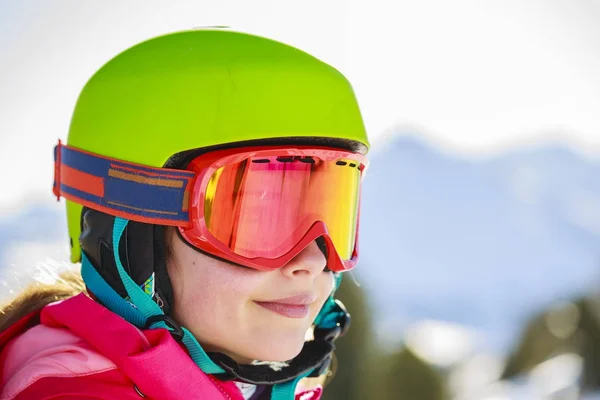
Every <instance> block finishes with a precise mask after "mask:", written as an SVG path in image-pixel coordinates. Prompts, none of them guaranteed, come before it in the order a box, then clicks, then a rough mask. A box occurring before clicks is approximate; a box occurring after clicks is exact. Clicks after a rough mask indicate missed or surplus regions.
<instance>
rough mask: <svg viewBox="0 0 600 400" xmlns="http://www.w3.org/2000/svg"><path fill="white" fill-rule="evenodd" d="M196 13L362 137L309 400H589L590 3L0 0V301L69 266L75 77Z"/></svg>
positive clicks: (594, 199)
mask: <svg viewBox="0 0 600 400" xmlns="http://www.w3.org/2000/svg"><path fill="white" fill-rule="evenodd" d="M201 26H229V27H231V28H232V29H235V30H240V31H245V32H250V33H255V34H260V35H264V36H267V37H271V38H274V39H277V40H280V41H283V42H287V43H289V44H292V45H295V46H297V47H299V48H302V49H304V50H306V51H308V52H310V53H312V54H314V55H316V56H317V57H319V58H321V59H323V60H324V61H326V62H328V63H330V64H332V65H334V66H335V67H336V68H338V69H339V70H340V71H342V72H343V73H344V74H345V75H346V76H348V78H349V79H350V80H351V82H352V83H353V86H354V88H355V91H356V93H357V96H358V99H359V103H360V105H361V108H362V111H363V116H364V119H365V123H366V125H367V129H368V131H369V133H370V136H371V138H372V142H373V146H372V151H371V167H370V169H369V171H368V173H367V177H366V180H365V186H364V194H363V209H362V215H361V264H360V265H359V268H358V269H357V270H356V272H354V273H353V274H352V275H351V276H347V277H346V279H345V282H344V284H343V286H342V288H341V292H340V297H341V298H342V299H343V301H344V302H345V303H346V304H347V306H348V308H349V310H350V311H351V313H352V316H353V325H352V329H351V330H350V333H349V334H348V335H347V336H345V337H343V338H341V339H340V340H339V351H338V353H337V361H336V363H335V366H336V368H335V369H336V371H335V374H334V377H333V379H332V380H331V382H330V384H329V389H328V390H327V391H326V395H325V398H326V399H357V400H358V399H426V400H427V399H432V400H435V399H460V400H470V399H486V400H513V399H515V400H516V399H534V400H535V399H554V400H556V399H561V400H562V399H564V400H570V399H586V400H592V399H600V74H599V73H598V71H600V50H599V49H600V2H599V1H596V0H564V1H562V0H528V1H522V0H505V1H502V2H494V1H476V0H454V1H444V0H424V1H419V2H416V1H404V0H402V1H400V0H399V1H393V2H392V1H383V0H370V1H368V2H367V1H350V2H348V1H342V0H333V1H327V2H325V1H318V0H305V1H302V2H300V1H265V0H260V1H252V2H248V1H243V0H229V1H220V2H217V1H212V2H209V1H204V0H201V1H185V2H184V1H171V2H164V1H154V0H153V1H128V2H123V1H117V0H104V1H102V2H99V1H96V2H92V1H84V0H71V1H67V0H52V1H42V0H39V1H31V0H19V1H9V0H0V135H1V137H0V169H1V170H2V174H1V181H0V184H1V187H2V191H1V193H0V261H1V262H0V301H4V300H6V299H8V298H10V296H12V295H13V294H14V293H15V292H17V291H19V290H20V289H22V288H23V287H24V286H26V285H27V284H28V283H29V282H31V281H32V280H34V279H37V280H41V281H49V280H52V279H53V276H54V274H55V271H57V270H61V269H63V268H71V266H70V265H69V264H68V263H67V259H68V253H67V252H68V241H67V234H66V226H65V225H66V223H65V217H64V214H63V213H64V204H63V202H62V201H61V202H56V201H55V200H54V199H53V197H52V195H51V185H52V173H53V170H52V149H53V146H54V145H55V144H56V142H57V139H59V138H60V139H63V140H65V139H66V133H67V131H68V126H69V123H70V117H71V113H72V111H73V107H74V105H75V102H76V100H77V96H78V93H79V91H80V90H81V88H82V87H83V85H84V84H85V82H86V81H87V79H88V78H89V77H90V76H91V75H92V74H93V73H94V72H95V71H96V70H97V69H98V68H99V67H100V66H101V65H102V64H103V63H105V62H106V61H108V60H109V59H110V58H112V57H113V56H114V55H116V54H117V53H119V52H120V51H122V50H124V49H126V48H128V47H130V46H131V45H133V44H135V43H138V42H140V41H142V40H145V39H147V38H150V37H153V36H157V35H159V34H163V33H168V32H172V31H177V30H183V29H189V28H194V27H201Z"/></svg>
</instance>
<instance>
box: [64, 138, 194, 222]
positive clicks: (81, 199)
mask: <svg viewBox="0 0 600 400" xmlns="http://www.w3.org/2000/svg"><path fill="white" fill-rule="evenodd" d="M54 163H55V167H54V194H55V195H56V197H57V198H60V197H61V196H62V197H65V198H66V199H69V200H72V201H75V202H77V203H80V204H83V205H84V206H87V207H90V208H93V209H96V210H98V211H102V212H106V213H107V214H110V215H114V216H117V217H121V218H124V219H129V220H133V221H137V222H144V223H149V224H157V225H171V226H187V225H188V224H189V213H188V207H189V190H190V189H191V186H192V185H191V183H192V180H193V179H194V173H193V172H191V171H183V170H176V169H166V168H154V167H147V166H143V165H139V164H134V163H128V162H124V161H119V160H115V159H111V158H108V157H103V156H99V155H95V154H92V153H88V152H86V151H82V150H79V149H75V148H73V147H69V146H65V145H63V144H61V143H60V141H59V143H58V145H57V146H56V147H55V149H54Z"/></svg>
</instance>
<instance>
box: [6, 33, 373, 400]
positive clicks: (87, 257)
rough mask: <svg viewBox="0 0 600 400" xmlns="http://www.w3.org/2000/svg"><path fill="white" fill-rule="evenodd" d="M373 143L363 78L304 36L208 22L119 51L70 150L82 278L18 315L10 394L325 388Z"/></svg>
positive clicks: (198, 393)
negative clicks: (362, 105) (291, 38)
mask: <svg viewBox="0 0 600 400" xmlns="http://www.w3.org/2000/svg"><path fill="white" fill-rule="evenodd" d="M367 149H368V141H367V136H366V133H365V129H364V125H363V122H362V118H361V115H360V112H359V109H358V105H357V102H356V99H355V96H354V94H353V91H352V88H351V86H350V84H349V83H348V81H347V80H346V79H345V78H344V76H342V75H341V74H340V73H339V72H338V71H336V70H335V69H333V68H332V67H330V66H329V65H327V64H325V63H323V62H321V61H319V60H317V59H315V58H314V57H312V56H310V55H308V54H306V53H304V52H302V51H300V50H297V49H295V48H293V47H290V46H287V45H284V44H281V43H278V42H275V41H271V40H268V39H264V38H261V37H257V36H252V35H247V34H241V33H236V32H230V31H220V30H199V31H186V32H179V33H174V34H170V35H166V36H162V37H158V38H154V39H151V40H148V41H146V42H143V43H141V44H138V45H136V46H134V47H132V48H130V49H128V50H126V51H125V52H123V53H121V54H120V55H118V56H117V57H115V58H114V59H112V60H111V61H110V62H108V63H107V64H106V65H104V66H103V67H102V68H101V69H100V70H99V71H98V72H97V73H96V74H95V75H94V76H93V77H92V78H91V79H90V81H89V82H88V83H87V84H86V86H85V87H84V89H83V91H82V93H81V95H80V97H79V99H78V102H77V105H76V108H75V111H74V114H73V118H72V122H71V126H70V130H69V136H68V143H67V144H66V145H64V144H62V143H60V142H59V143H58V145H57V146H56V148H55V181H54V194H55V195H56V196H57V198H60V197H65V198H66V199H67V218H68V226H69V236H70V240H71V260H72V261H73V262H81V277H82V278H83V283H84V285H83V284H81V285H79V286H81V287H80V288H79V290H77V287H78V284H77V283H78V279H77V278H75V279H72V278H69V279H70V282H71V283H72V285H71V287H72V289H65V287H66V285H64V284H62V285H61V286H60V287H59V285H57V286H55V287H53V288H43V289H42V288H39V287H38V288H33V289H31V290H30V291H29V292H27V293H24V294H23V295H22V296H21V297H20V298H19V299H17V300H16V301H15V302H13V303H12V304H10V305H9V306H7V307H5V308H4V310H3V311H4V315H3V316H2V321H0V331H1V332H2V333H1V334H0V351H1V353H0V382H1V383H0V392H1V395H0V398H1V399H82V398H85V399H117V398H118V399H139V398H147V399H210V400H212V399H230V400H233V399H236V400H242V399H252V400H258V399H277V400H279V399H281V400H283V399H302V400H308V399H311V400H316V399H318V398H319V397H320V394H321V391H322V388H321V387H320V386H318V385H314V382H315V380H317V381H322V380H323V379H320V378H323V377H325V376H326V374H327V372H328V368H329V363H330V359H331V354H332V351H333V349H334V346H333V342H334V340H335V339H337V337H339V336H340V335H341V334H343V332H344V330H345V329H346V328H347V326H348V321H349V315H348V314H347V313H346V311H345V309H344V307H343V305H342V304H341V303H340V302H338V301H336V300H335V299H334V298H333V294H334V292H335V288H336V287H337V285H338V284H339V281H340V278H341V273H342V272H344V271H347V270H349V269H351V268H353V267H354V266H355V265H356V262H357V240H356V238H357V234H358V215H359V198H360V185H361V179H362V176H363V174H364V171H365V168H366V166H367V161H366V159H365V154H366V152H367ZM78 291H79V292H80V293H79V294H77V292H78ZM56 300H61V301H56Z"/></svg>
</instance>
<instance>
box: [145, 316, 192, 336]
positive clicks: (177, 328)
mask: <svg viewBox="0 0 600 400" xmlns="http://www.w3.org/2000/svg"><path fill="white" fill-rule="evenodd" d="M156 322H164V323H165V325H167V328H168V330H169V332H170V333H171V336H173V339H175V340H176V341H177V342H179V343H181V342H182V341H183V335H184V332H183V328H182V327H181V325H179V324H178V323H177V322H175V320H174V319H173V318H171V317H169V316H168V315H165V314H162V315H153V316H151V317H148V319H146V324H145V325H144V329H151V328H152V325H154V324H155V323H156Z"/></svg>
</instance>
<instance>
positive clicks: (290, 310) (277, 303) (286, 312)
mask: <svg viewBox="0 0 600 400" xmlns="http://www.w3.org/2000/svg"><path fill="white" fill-rule="evenodd" d="M315 301H317V296H315V295H312V294H310V293H302V294H299V295H296V296H291V297H286V298H283V299H277V300H269V301H255V303H256V304H258V305H259V306H261V307H264V308H266V309H267V310H270V311H273V312H276V313H277V314H280V315H283V316H285V317H289V318H304V317H306V316H307V315H308V312H309V309H310V305H311V304H312V303H314V302H315Z"/></svg>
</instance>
